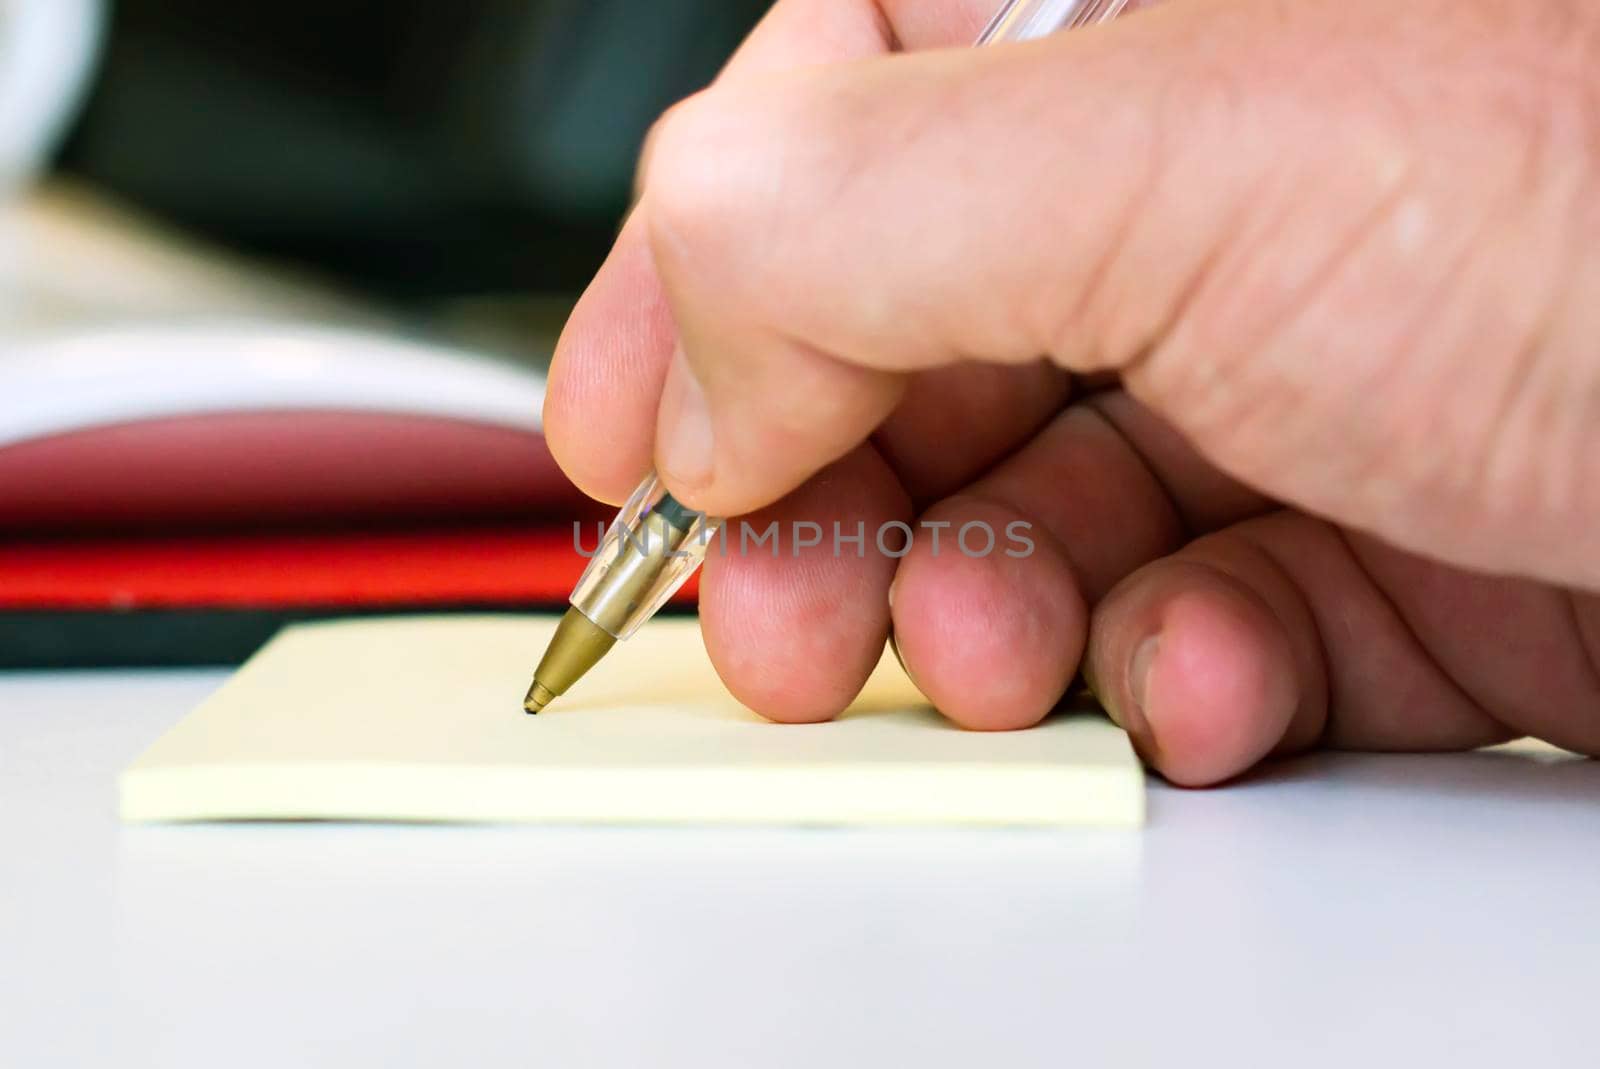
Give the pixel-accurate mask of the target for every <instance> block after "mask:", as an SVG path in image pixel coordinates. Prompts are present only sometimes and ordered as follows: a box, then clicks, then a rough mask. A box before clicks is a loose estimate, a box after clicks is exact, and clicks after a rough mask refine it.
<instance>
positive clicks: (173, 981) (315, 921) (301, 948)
mask: <svg viewBox="0 0 1600 1069" xmlns="http://www.w3.org/2000/svg"><path fill="white" fill-rule="evenodd" d="M222 678H223V677H222V674H221V673H216V672H190V673H170V672H169V673H154V672H152V673H86V674H77V675H49V674H13V675H9V676H8V675H3V674H0V1065H4V1066H15V1067H18V1069H33V1067H36V1066H54V1065H95V1066H107V1067H113V1069H134V1067H144V1066H160V1067H163V1069H168V1067H184V1066H203V1067H206V1069H215V1067H219V1066H221V1067H226V1069H241V1067H247V1066H271V1067H273V1069H281V1067H284V1066H293V1067H297V1069H298V1067H305V1066H338V1067H340V1069H349V1067H355V1066H367V1065H372V1066H383V1067H385V1069H392V1067H400V1066H411V1065H419V1066H420V1065H428V1066H439V1065H451V1066H456V1065H459V1066H466V1067H472V1069H479V1067H484V1066H500V1065H507V1066H532V1065H540V1066H551V1067H559V1069H567V1067H580V1066H619V1067H628V1069H649V1067H658V1066H679V1065H681V1066H692V1067H694V1069H705V1067H720V1066H737V1067H740V1069H766V1067H777V1066H806V1067H836V1066H855V1065H863V1066H873V1067H879V1066H899V1065H907V1066H917V1067H919V1069H920V1067H926V1066H1007V1067H1013V1066H1052V1067H1055V1066H1061V1065H1083V1066H1109V1065H1123V1064H1126V1065H1151V1066H1154V1065H1188V1066H1208V1065H1245V1066H1250V1065H1269V1064H1270V1065H1292V1066H1295V1067H1297V1069H1298V1067H1306V1066H1352V1065H1355V1066H1363V1065H1380V1066H1389V1065H1408V1064H1414V1065H1419V1066H1421V1065H1427V1066H1434V1065H1450V1066H1452V1067H1453V1069H1460V1067H1465V1066H1495V1067H1503V1066H1507V1065H1537V1066H1541V1067H1547V1066H1556V1065H1585V1066H1592V1065H1595V1064H1597V1063H1596V1054H1595V1049H1596V1047H1595V1038H1594V1018H1595V1014H1596V1011H1597V1009H1600V763H1597V762H1589V761H1578V760H1572V759H1553V758H1550V757H1548V756H1545V757H1538V756H1528V755H1518V754H1506V753H1483V754H1473V755H1465V756H1455V757H1404V758H1401V757H1388V758H1384V757H1353V756H1335V757H1319V758H1314V759H1308V760H1302V761H1298V762H1293V763H1290V764H1286V765H1282V766H1279V767H1278V768H1276V769H1274V770H1272V771H1271V772H1269V773H1267V774H1265V775H1261V776H1257V777H1256V778H1253V779H1251V780H1249V781H1247V782H1245V783H1243V784H1241V785H1238V786H1235V787H1232V788H1229V789H1227V790H1221V791H1213V792H1207V793H1192V792H1180V791H1175V790H1171V789H1168V788H1164V787H1160V786H1156V787H1154V788H1153V789H1152V790H1153V793H1152V797H1151V803H1152V805H1151V809H1152V814H1151V815H1152V819H1151V824H1150V827H1149V829H1148V830H1147V831H1146V832H1145V833H1144V834H1142V835H1141V834H1128V833H1120V832H1074V833H1060V832H1003V833H993V832H845V833H840V832H825V831H802V832H777V833H773V832H762V831H695V830H682V831H643V830H627V829H616V830H580V829H527V828H523V829H517V828H487V827H457V828H448V827H379V826H370V827H352V826H340V825H332V824H323V825H314V824H313V825H272V824H260V825H240V826H191V827H148V828H122V827H119V826H118V824H117V823H116V821H115V819H114V816H113V781H114V777H115V774H116V772H117V770H118V769H119V768H120V767H121V766H122V765H123V764H125V763H126V762H127V761H128V760H129V759H130V758H132V757H133V756H134V755H135V754H136V753H138V752H139V751H140V750H141V749H143V747H144V746H145V745H147V744H148V743H149V742H151V741H152V740H153V739H155V738H156V736H157V735H159V734H160V733H161V732H162V731H163V730H165V728H166V727H167V726H168V725H169V724H171V723H173V722H174V721H176V720H177V719H178V718H179V717H180V716H182V715H183V713H184V712H185V711H187V710H188V709H189V708H190V707H191V706H193V705H194V704H195V703H196V702H197V701H199V700H200V699H201V698H202V697H204V696H205V695H206V694H207V693H208V692H209V691H210V690H211V689H212V688H213V687H214V686H216V684H217V683H218V682H219V681H220V680H221V679H222Z"/></svg>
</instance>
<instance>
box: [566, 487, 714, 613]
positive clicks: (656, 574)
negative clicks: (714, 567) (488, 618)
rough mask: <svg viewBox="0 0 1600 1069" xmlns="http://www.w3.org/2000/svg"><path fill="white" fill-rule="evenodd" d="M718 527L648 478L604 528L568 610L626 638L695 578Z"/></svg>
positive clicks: (709, 518)
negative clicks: (570, 608)
mask: <svg viewBox="0 0 1600 1069" xmlns="http://www.w3.org/2000/svg"><path fill="white" fill-rule="evenodd" d="M721 524H722V521H721V520H719V519H716V518H714V517H709V516H706V515H705V514H704V513H700V512H695V511H693V510H691V509H687V508H685V507H684V506H683V505H681V504H680V503H679V502H678V501H677V500H676V499H674V498H673V497H672V495H671V494H669V493H667V490H666V488H665V487H664V486H662V485H661V481H660V480H659V479H658V478H656V476H654V475H651V476H650V477H649V478H647V479H646V480H645V481H644V483H643V484H641V485H640V487H639V488H638V489H637V490H635V491H634V493H633V496H632V497H630V498H629V499H628V503H627V504H626V505H624V506H623V507H622V511H621V512H620V513H618V515H617V518H616V519H615V520H613V521H612V523H611V526H610V527H609V528H608V529H607V530H606V534H605V537H604V538H603V539H601V541H600V547H599V549H598V550H597V551H596V552H595V555H594V557H593V558H592V559H591V560H590V561H589V566H588V568H587V569H585V570H584V573H583V577H582V578H581V579H579V580H578V585H577V587H576V588H574V590H573V592H572V607H573V608H575V609H577V610H578V611H579V612H581V613H583V615H585V616H587V617H588V618H589V619H590V620H591V621H592V622H593V623H594V624H595V625H596V626H597V627H599V628H601V629H602V630H604V631H605V632H607V633H608V634H610V635H613V636H615V637H617V638H619V639H624V638H627V637H628V636H629V635H631V634H633V632H634V631H636V630H637V629H638V628H639V625H640V624H642V623H644V622H645V621H646V620H648V619H650V617H652V616H654V615H655V614H656V613H657V612H658V611H659V610H660V609H661V606H662V605H664V604H666V601H667V599H668V598H670V597H672V595H673V594H674V593H676V592H677V590H678V588H679V587H681V586H683V584H684V583H685V582H686V581H687V580H688V578H689V576H691V575H693V574H694V571H695V569H696V568H698V567H699V566H700V563H701V561H703V560H704V559H705V555H706V550H707V548H708V547H709V546H710V544H711V541H712V539H714V538H716V537H717V533H718V531H719V530H720V529H721Z"/></svg>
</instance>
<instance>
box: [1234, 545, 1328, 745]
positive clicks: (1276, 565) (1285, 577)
mask: <svg viewBox="0 0 1600 1069" xmlns="http://www.w3.org/2000/svg"><path fill="white" fill-rule="evenodd" d="M1231 530H1232V531H1233V532H1234V534H1235V536H1236V537H1237V538H1238V540H1239V542H1240V543H1241V544H1243V545H1245V546H1247V547H1249V548H1250V549H1253V550H1254V551H1255V553H1256V555H1257V556H1258V557H1259V558H1260V559H1261V562H1262V563H1263V564H1265V565H1266V566H1267V567H1268V568H1269V569H1271V570H1272V571H1273V572H1274V573H1275V574H1276V575H1277V576H1278V578H1280V579H1281V580H1282V581H1283V584H1284V586H1285V587H1286V588H1287V589H1289V590H1291V591H1293V594H1294V597H1295V599H1296V600H1297V601H1298V602H1299V604H1300V608H1301V610H1302V611H1303V612H1304V613H1305V618H1306V620H1307V622H1308V623H1309V624H1310V627H1309V630H1310V632H1311V640H1312V643H1311V645H1312V654H1313V657H1314V660H1315V662H1316V663H1315V664H1313V665H1312V668H1313V670H1315V671H1318V672H1320V674H1321V682H1322V693H1321V694H1320V695H1313V694H1312V690H1313V688H1314V684H1315V682H1316V681H1315V680H1309V679H1301V680H1298V681H1297V683H1298V685H1297V686H1296V688H1295V689H1296V691H1297V698H1296V705H1295V709H1294V714H1293V715H1291V716H1290V718H1289V728H1288V730H1287V731H1286V732H1285V734H1284V737H1283V739H1281V740H1279V742H1278V744H1277V745H1275V746H1274V747H1273V752H1275V753H1277V752H1284V748H1285V745H1286V744H1288V743H1289V742H1290V738H1289V736H1290V734H1292V733H1293V731H1294V728H1295V725H1296V723H1297V722H1298V721H1299V720H1300V714H1301V713H1302V712H1303V711H1304V710H1305V703H1306V702H1307V700H1311V701H1314V702H1315V701H1317V700H1318V699H1319V698H1320V704H1321V706H1322V715H1321V719H1320V721H1319V722H1318V723H1317V724H1315V725H1314V726H1313V727H1312V728H1309V729H1307V730H1308V734H1309V736H1310V737H1309V738H1307V739H1305V740H1300V739H1295V740H1293V749H1294V750H1295V751H1296V752H1298V751H1300V750H1305V749H1312V748H1315V747H1319V746H1321V745H1323V743H1324V741H1325V740H1326V739H1327V737H1328V731H1329V725H1331V724H1332V723H1333V709H1334V704H1333V703H1334V699H1335V698H1336V695H1335V694H1334V687H1335V680H1336V679H1337V676H1336V674H1335V672H1334V671H1333V661H1332V658H1331V655H1330V653H1329V651H1328V644H1327V641H1326V640H1325V639H1324V638H1323V636H1322V621H1321V620H1320V619H1319V618H1318V616H1317V612H1316V610H1315V609H1314V608H1313V607H1312V605H1311V599H1310V598H1309V597H1308V596H1307V595H1306V592H1305V591H1304V590H1303V589H1302V588H1301V586H1300V584H1299V583H1297V582H1295V578H1294V573H1293V572H1291V571H1290V570H1289V568H1288V567H1287V566H1286V565H1285V564H1284V562H1283V561H1281V560H1279V559H1278V556H1277V554H1275V553H1274V552H1272V549H1271V548H1270V547H1269V546H1268V544H1267V541H1266V540H1265V539H1263V538H1261V537H1260V536H1259V534H1258V533H1257V532H1256V531H1254V530H1252V529H1251V527H1250V525H1249V524H1243V525H1240V526H1239V527H1236V528H1231ZM1233 578H1234V579H1235V581H1236V582H1240V583H1244V585H1245V586H1246V587H1250V588H1251V589H1252V590H1253V589H1254V585H1253V584H1251V583H1249V582H1246V581H1245V580H1243V579H1240V578H1238V577H1237V576H1234V577H1233ZM1257 596H1258V597H1260V599H1261V603H1262V604H1263V605H1265V606H1266V607H1267V610H1268V611H1269V612H1271V613H1272V616H1273V618H1274V619H1276V620H1277V621H1278V626H1279V627H1280V628H1281V629H1282V630H1283V633H1284V635H1285V636H1286V637H1287V636H1290V635H1293V634H1294V632H1295V630H1296V628H1294V627H1292V626H1291V624H1290V622H1289V621H1287V620H1285V619H1284V618H1283V617H1282V616H1281V615H1280V614H1279V612H1278V609H1277V606H1275V605H1273V604H1272V600H1271V599H1270V598H1267V597H1265V596H1263V595H1259V594H1258V595H1257ZM1293 648H1294V643H1293V640H1292V639H1291V641H1290V649H1293ZM1294 667H1295V668H1296V669H1297V674H1298V667H1299V666H1298V665H1296V666H1294Z"/></svg>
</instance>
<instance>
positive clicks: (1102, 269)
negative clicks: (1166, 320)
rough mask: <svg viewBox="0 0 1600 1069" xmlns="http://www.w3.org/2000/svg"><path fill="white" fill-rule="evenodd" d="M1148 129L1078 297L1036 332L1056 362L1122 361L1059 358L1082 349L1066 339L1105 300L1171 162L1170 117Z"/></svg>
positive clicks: (1114, 361)
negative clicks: (1049, 343)
mask: <svg viewBox="0 0 1600 1069" xmlns="http://www.w3.org/2000/svg"><path fill="white" fill-rule="evenodd" d="M1177 89H1178V86H1177V83H1176V79H1174V80H1173V81H1172V82H1169V84H1168V88H1167V89H1166V90H1164V91H1163V92H1162V94H1161V96H1160V99H1161V100H1162V101H1164V102H1165V101H1167V99H1168V98H1169V97H1170V96H1172V95H1173V94H1174V93H1175V92H1176V91H1177ZM1169 110H1170V109H1169V108H1168V107H1165V106H1163V107H1161V108H1158V109H1157V111H1156V114H1157V115H1158V116H1161V115H1165V114H1167V112H1168V111H1169ZM1151 129H1152V132H1151V136H1150V137H1149V138H1146V139H1145V141H1144V144H1145V145H1146V146H1148V151H1146V152H1144V153H1142V154H1141V155H1140V165H1139V166H1138V168H1137V170H1136V172H1135V173H1136V180H1135V181H1133V182H1130V183H1127V184H1126V185H1125V186H1124V188H1125V189H1127V190H1128V193H1127V194H1126V196H1125V199H1124V201H1123V205H1122V208H1121V209H1120V210H1119V211H1117V213H1116V217H1115V220H1114V221H1113V222H1112V224H1111V229H1110V231H1109V233H1108V234H1107V240H1106V244H1105V247H1104V248H1102V249H1101V250H1100V251H1098V252H1097V253H1095V254H1093V256H1092V266H1091V267H1090V268H1089V271H1088V274H1087V276H1086V279H1087V281H1086V283H1085V285H1084V286H1083V288H1082V291H1081V292H1080V293H1079V295H1078V297H1077V299H1076V300H1075V301H1073V302H1071V304H1070V305H1069V307H1068V308H1067V309H1066V314H1065V318H1064V319H1063V321H1062V322H1060V323H1059V324H1058V325H1057V326H1056V327H1054V328H1053V329H1047V330H1045V331H1044V332H1043V333H1042V334H1040V335H1039V336H1040V337H1043V338H1046V339H1054V340H1055V344H1056V346H1057V350H1056V351H1057V353H1058V354H1059V356H1058V359H1057V363H1081V364H1082V365H1083V366H1085V367H1098V366H1110V367H1115V366H1117V365H1118V364H1119V363H1122V362H1123V361H1119V360H1118V358H1117V356H1116V355H1114V354H1105V355H1103V356H1102V358H1101V359H1099V360H1095V359H1089V360H1085V361H1081V362H1080V361H1069V360H1062V359H1060V358H1059V357H1060V356H1065V354H1067V353H1071V352H1074V351H1076V350H1078V349H1081V348H1082V345H1081V343H1079V344H1072V343H1071V342H1070V341H1069V339H1074V338H1076V337H1078V336H1080V335H1081V334H1082V327H1081V324H1082V323H1083V322H1084V320H1085V318H1086V317H1087V314H1088V311H1089V309H1091V308H1094V307H1096V306H1097V305H1098V304H1099V303H1100V302H1101V301H1102V300H1103V299H1104V298H1103V296H1102V293H1101V290H1102V287H1103V286H1104V284H1105V282H1106V280H1107V278H1109V277H1110V276H1111V274H1112V270H1113V268H1114V267H1115V266H1116V264H1117V263H1118V262H1119V261H1120V260H1121V259H1122V257H1123V256H1124V255H1125V254H1126V252H1127V249H1128V248H1129V247H1130V246H1131V242H1130V240H1129V239H1130V237H1131V236H1132V235H1133V233H1134V231H1135V230H1136V229H1137V227H1138V225H1139V222H1140V220H1141V218H1142V216H1143V212H1144V206H1145V205H1146V204H1148V203H1150V202H1151V201H1152V200H1153V199H1154V196H1153V194H1154V192H1155V190H1156V189H1157V188H1158V187H1159V185H1160V183H1161V176H1162V174H1163V173H1164V172H1165V171H1166V170H1168V169H1169V168H1170V165H1169V164H1168V163H1167V162H1166V161H1167V160H1168V158H1169V156H1170V153H1169V152H1168V151H1166V146H1167V145H1168V144H1169V143H1170V139H1171V137H1172V134H1171V129H1172V123H1171V120H1170V119H1158V120H1157V121H1156V122H1155V123H1154V124H1152V128H1151ZM1047 289H1048V288H1047ZM1148 344H1149V343H1148V341H1141V342H1139V343H1136V344H1133V345H1130V346H1129V347H1128V349H1127V353H1128V354H1130V355H1131V354H1135V353H1138V352H1140V351H1142V350H1143V349H1144V348H1145V347H1146V346H1147V345H1148Z"/></svg>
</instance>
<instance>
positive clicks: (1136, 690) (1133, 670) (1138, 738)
mask: <svg viewBox="0 0 1600 1069" xmlns="http://www.w3.org/2000/svg"><path fill="white" fill-rule="evenodd" d="M1160 651H1161V636H1160V635H1159V634H1155V635H1151V636H1150V637H1149V638H1146V639H1144V640H1143V641H1142V642H1140V643H1139V645H1138V646H1136V647H1135V648H1134V651H1133V656H1132V657H1131V658H1129V660H1128V698H1129V702H1128V706H1127V708H1125V709H1124V710H1123V711H1122V712H1123V719H1124V720H1126V721H1127V722H1126V723H1124V724H1123V725H1122V726H1123V728H1124V730H1126V731H1127V732H1128V735H1129V736H1130V737H1131V738H1132V739H1133V740H1134V742H1135V744H1136V746H1138V747H1140V748H1141V752H1144V750H1150V751H1152V752H1153V751H1154V749H1155V736H1154V735H1153V733H1152V732H1151V731H1150V718H1149V716H1147V715H1146V710H1147V709H1148V708H1149V706H1148V704H1147V703H1148V701H1149V695H1150V673H1151V671H1152V670H1153V669H1154V668H1155V663H1156V656H1157V654H1159V653H1160Z"/></svg>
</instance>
